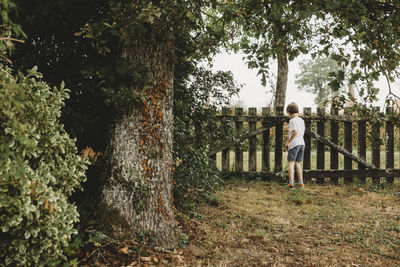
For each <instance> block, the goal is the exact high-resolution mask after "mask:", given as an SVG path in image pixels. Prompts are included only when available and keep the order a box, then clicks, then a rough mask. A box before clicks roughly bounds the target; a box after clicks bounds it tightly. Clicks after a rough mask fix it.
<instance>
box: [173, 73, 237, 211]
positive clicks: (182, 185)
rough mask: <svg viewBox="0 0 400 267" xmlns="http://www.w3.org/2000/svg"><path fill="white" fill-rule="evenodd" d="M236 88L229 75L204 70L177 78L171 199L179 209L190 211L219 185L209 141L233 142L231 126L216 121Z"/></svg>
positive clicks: (218, 175)
mask: <svg viewBox="0 0 400 267" xmlns="http://www.w3.org/2000/svg"><path fill="white" fill-rule="evenodd" d="M239 88H240V85H237V84H236V82H235V81H234V79H233V77H232V74H231V73H230V72H222V71H218V72H215V73H213V72H212V71H210V70H208V69H205V68H198V69H194V70H193V71H192V72H191V76H188V77H185V78H184V79H179V77H178V78H176V80H175V87H174V89H175V95H174V115H175V117H174V118H175V124H174V127H175V129H174V158H175V162H176V171H175V175H174V184H175V185H174V198H175V205H176V206H177V207H178V208H181V209H183V210H186V211H193V207H194V204H195V202H196V201H199V200H202V199H205V197H206V196H207V195H208V194H209V193H210V192H212V191H213V190H215V189H217V188H218V187H219V185H220V184H221V182H222V180H221V176H220V174H219V172H218V170H217V168H216V166H215V164H214V163H212V162H211V161H210V158H209V156H208V152H210V150H212V149H214V148H215V147H210V145H209V137H210V135H213V136H214V138H215V140H218V139H220V138H217V135H218V134H220V135H221V136H224V137H225V138H227V139H229V140H230V139H232V138H233V132H231V133H227V131H228V132H229V129H233V128H232V125H229V126H227V125H224V124H222V125H221V124H219V125H218V124H216V123H215V121H216V119H215V118H216V115H217V107H219V106H228V105H229V99H230V97H231V96H232V95H233V94H236V93H237V92H238V90H239ZM225 128H226V129H225ZM221 136H218V137H221ZM214 145H215V144H214Z"/></svg>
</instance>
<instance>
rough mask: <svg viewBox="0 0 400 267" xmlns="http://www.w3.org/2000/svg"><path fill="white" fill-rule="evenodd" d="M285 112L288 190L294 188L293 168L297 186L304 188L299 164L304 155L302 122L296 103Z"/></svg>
mask: <svg viewBox="0 0 400 267" xmlns="http://www.w3.org/2000/svg"><path fill="white" fill-rule="evenodd" d="M286 112H287V113H288V115H289V118H290V121H289V139H288V141H287V142H286V144H285V147H286V149H287V150H288V162H289V164H288V175H289V185H288V187H289V188H294V168H296V171H297V177H298V178H299V181H298V186H299V187H304V182H303V170H302V168H301V162H302V161H303V155H304V146H305V143H304V139H303V136H304V130H305V126H304V120H303V119H302V118H300V117H299V107H298V106H297V105H296V103H294V102H292V103H290V104H289V105H288V106H287V108H286Z"/></svg>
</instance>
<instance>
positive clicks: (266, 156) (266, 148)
mask: <svg viewBox="0 0 400 267" xmlns="http://www.w3.org/2000/svg"><path fill="white" fill-rule="evenodd" d="M262 115H263V116H270V115H271V109H270V108H269V107H268V108H262ZM262 127H263V128H267V122H266V121H263V122H262ZM269 136H270V130H269V129H268V130H266V131H265V132H263V133H262V139H263V145H262V152H261V153H262V155H261V157H262V160H261V161H262V163H261V164H262V170H263V171H269V170H270V168H271V167H270V139H269Z"/></svg>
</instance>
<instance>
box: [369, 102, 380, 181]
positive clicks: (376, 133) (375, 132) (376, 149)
mask: <svg viewBox="0 0 400 267" xmlns="http://www.w3.org/2000/svg"><path fill="white" fill-rule="evenodd" d="M373 109H374V112H378V113H379V107H374V108H373ZM371 131H372V140H373V142H372V144H371V145H372V164H373V165H375V166H376V167H377V168H378V169H380V164H381V154H380V153H381V152H380V151H381V149H380V144H379V143H380V142H379V140H380V123H379V122H375V123H373V124H372V129H371ZM374 141H375V143H374ZM379 181H380V177H372V182H373V183H378V182H379Z"/></svg>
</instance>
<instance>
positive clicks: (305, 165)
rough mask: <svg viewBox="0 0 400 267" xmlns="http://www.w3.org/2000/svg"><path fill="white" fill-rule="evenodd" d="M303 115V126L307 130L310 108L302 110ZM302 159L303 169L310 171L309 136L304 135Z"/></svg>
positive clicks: (309, 122) (309, 120) (309, 121)
mask: <svg viewBox="0 0 400 267" xmlns="http://www.w3.org/2000/svg"><path fill="white" fill-rule="evenodd" d="M303 115H304V124H305V126H306V128H307V129H310V128H311V119H310V117H311V108H304V109H303ZM304 143H305V145H306V146H305V148H304V159H303V169H304V170H310V169H311V136H310V135H308V134H305V135H304Z"/></svg>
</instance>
